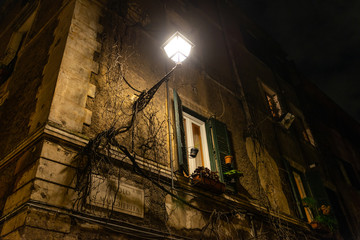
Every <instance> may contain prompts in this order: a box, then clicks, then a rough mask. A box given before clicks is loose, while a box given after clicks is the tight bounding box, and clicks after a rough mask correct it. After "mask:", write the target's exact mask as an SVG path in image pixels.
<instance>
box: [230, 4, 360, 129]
mask: <svg viewBox="0 0 360 240" xmlns="http://www.w3.org/2000/svg"><path fill="white" fill-rule="evenodd" d="M236 2H238V4H239V6H240V7H241V9H242V10H243V11H244V12H245V13H246V14H247V15H248V16H249V17H250V18H251V19H252V20H254V21H255V22H256V23H257V24H258V25H260V26H261V27H262V28H263V29H264V30H265V31H266V32H268V33H269V34H270V35H271V36H272V37H273V38H274V39H275V40H276V41H277V42H279V43H280V45H281V46H282V47H283V50H284V51H285V52H286V53H287V54H288V56H289V57H288V58H289V59H290V60H294V61H295V63H296V66H297V68H298V69H299V70H300V72H302V73H303V74H304V75H305V76H306V77H307V78H308V79H309V80H311V81H312V82H314V83H315V84H316V85H317V86H318V87H319V88H320V89H321V90H322V91H323V92H325V93H326V94H327V95H328V96H329V97H330V98H332V99H333V100H334V101H335V102H336V103H337V104H339V105H340V106H341V107H342V108H343V109H344V110H345V111H346V112H348V113H349V114H350V115H351V116H353V117H354V118H355V119H357V121H358V122H359V123H360V0H301V1H293V0H237V1H236Z"/></svg>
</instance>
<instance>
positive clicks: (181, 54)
mask: <svg viewBox="0 0 360 240" xmlns="http://www.w3.org/2000/svg"><path fill="white" fill-rule="evenodd" d="M193 47H194V44H193V43H192V42H191V41H190V40H188V39H187V38H186V37H185V36H184V35H182V34H181V33H179V32H176V33H174V34H173V35H172V36H171V37H170V38H169V39H168V40H167V41H166V42H165V43H164V44H163V46H162V48H163V49H164V51H165V52H166V54H167V56H168V57H169V58H170V59H171V60H173V61H174V62H175V63H176V65H175V66H174V67H173V68H172V69H171V70H170V72H168V73H167V74H166V75H165V78H166V79H167V78H168V77H169V75H170V74H171V73H172V72H173V71H174V70H175V68H176V67H177V66H179V65H180V64H181V63H182V62H183V61H184V60H185V59H186V58H187V57H188V56H189V55H190V51H191V49H192V48H193ZM166 96H167V110H168V111H167V112H168V129H169V136H168V137H169V146H170V169H171V189H174V166H173V151H172V138H171V119H170V94H169V83H168V80H166Z"/></svg>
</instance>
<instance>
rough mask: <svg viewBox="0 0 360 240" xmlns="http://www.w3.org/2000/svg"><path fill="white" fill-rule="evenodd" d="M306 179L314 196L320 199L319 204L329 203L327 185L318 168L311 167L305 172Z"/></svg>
mask: <svg viewBox="0 0 360 240" xmlns="http://www.w3.org/2000/svg"><path fill="white" fill-rule="evenodd" d="M305 177H306V181H307V183H308V184H309V188H310V191H311V194H312V196H313V197H314V198H315V199H316V200H317V201H318V203H319V204H329V203H330V201H329V197H328V196H327V193H326V190H325V187H324V185H323V183H322V180H321V176H320V172H319V171H318V170H316V169H310V170H308V171H307V172H306V174H305Z"/></svg>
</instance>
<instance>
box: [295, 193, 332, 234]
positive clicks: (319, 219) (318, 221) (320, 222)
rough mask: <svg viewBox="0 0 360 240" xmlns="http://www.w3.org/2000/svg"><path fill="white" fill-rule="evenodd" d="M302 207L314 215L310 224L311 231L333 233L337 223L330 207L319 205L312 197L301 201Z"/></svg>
mask: <svg viewBox="0 0 360 240" xmlns="http://www.w3.org/2000/svg"><path fill="white" fill-rule="evenodd" d="M302 202H303V205H304V207H308V208H310V210H311V212H312V213H313V215H314V220H313V221H312V222H311V223H310V226H311V227H312V228H313V229H320V230H328V231H330V232H333V231H334V229H335V228H336V227H337V221H336V218H335V217H334V215H333V214H332V213H331V207H330V205H329V204H326V203H324V204H321V205H320V207H319V203H318V201H317V200H316V199H314V198H312V197H306V198H303V199H302Z"/></svg>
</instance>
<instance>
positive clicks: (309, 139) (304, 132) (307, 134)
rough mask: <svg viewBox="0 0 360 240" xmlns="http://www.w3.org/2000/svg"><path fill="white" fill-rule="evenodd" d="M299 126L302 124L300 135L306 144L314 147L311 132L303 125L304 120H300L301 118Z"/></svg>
mask: <svg viewBox="0 0 360 240" xmlns="http://www.w3.org/2000/svg"><path fill="white" fill-rule="evenodd" d="M301 124H302V135H303V137H304V140H305V141H306V142H308V143H310V144H311V145H313V146H315V140H314V137H313V135H312V133H311V130H310V128H309V127H308V126H307V124H306V123H305V121H304V119H302V118H301Z"/></svg>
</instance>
